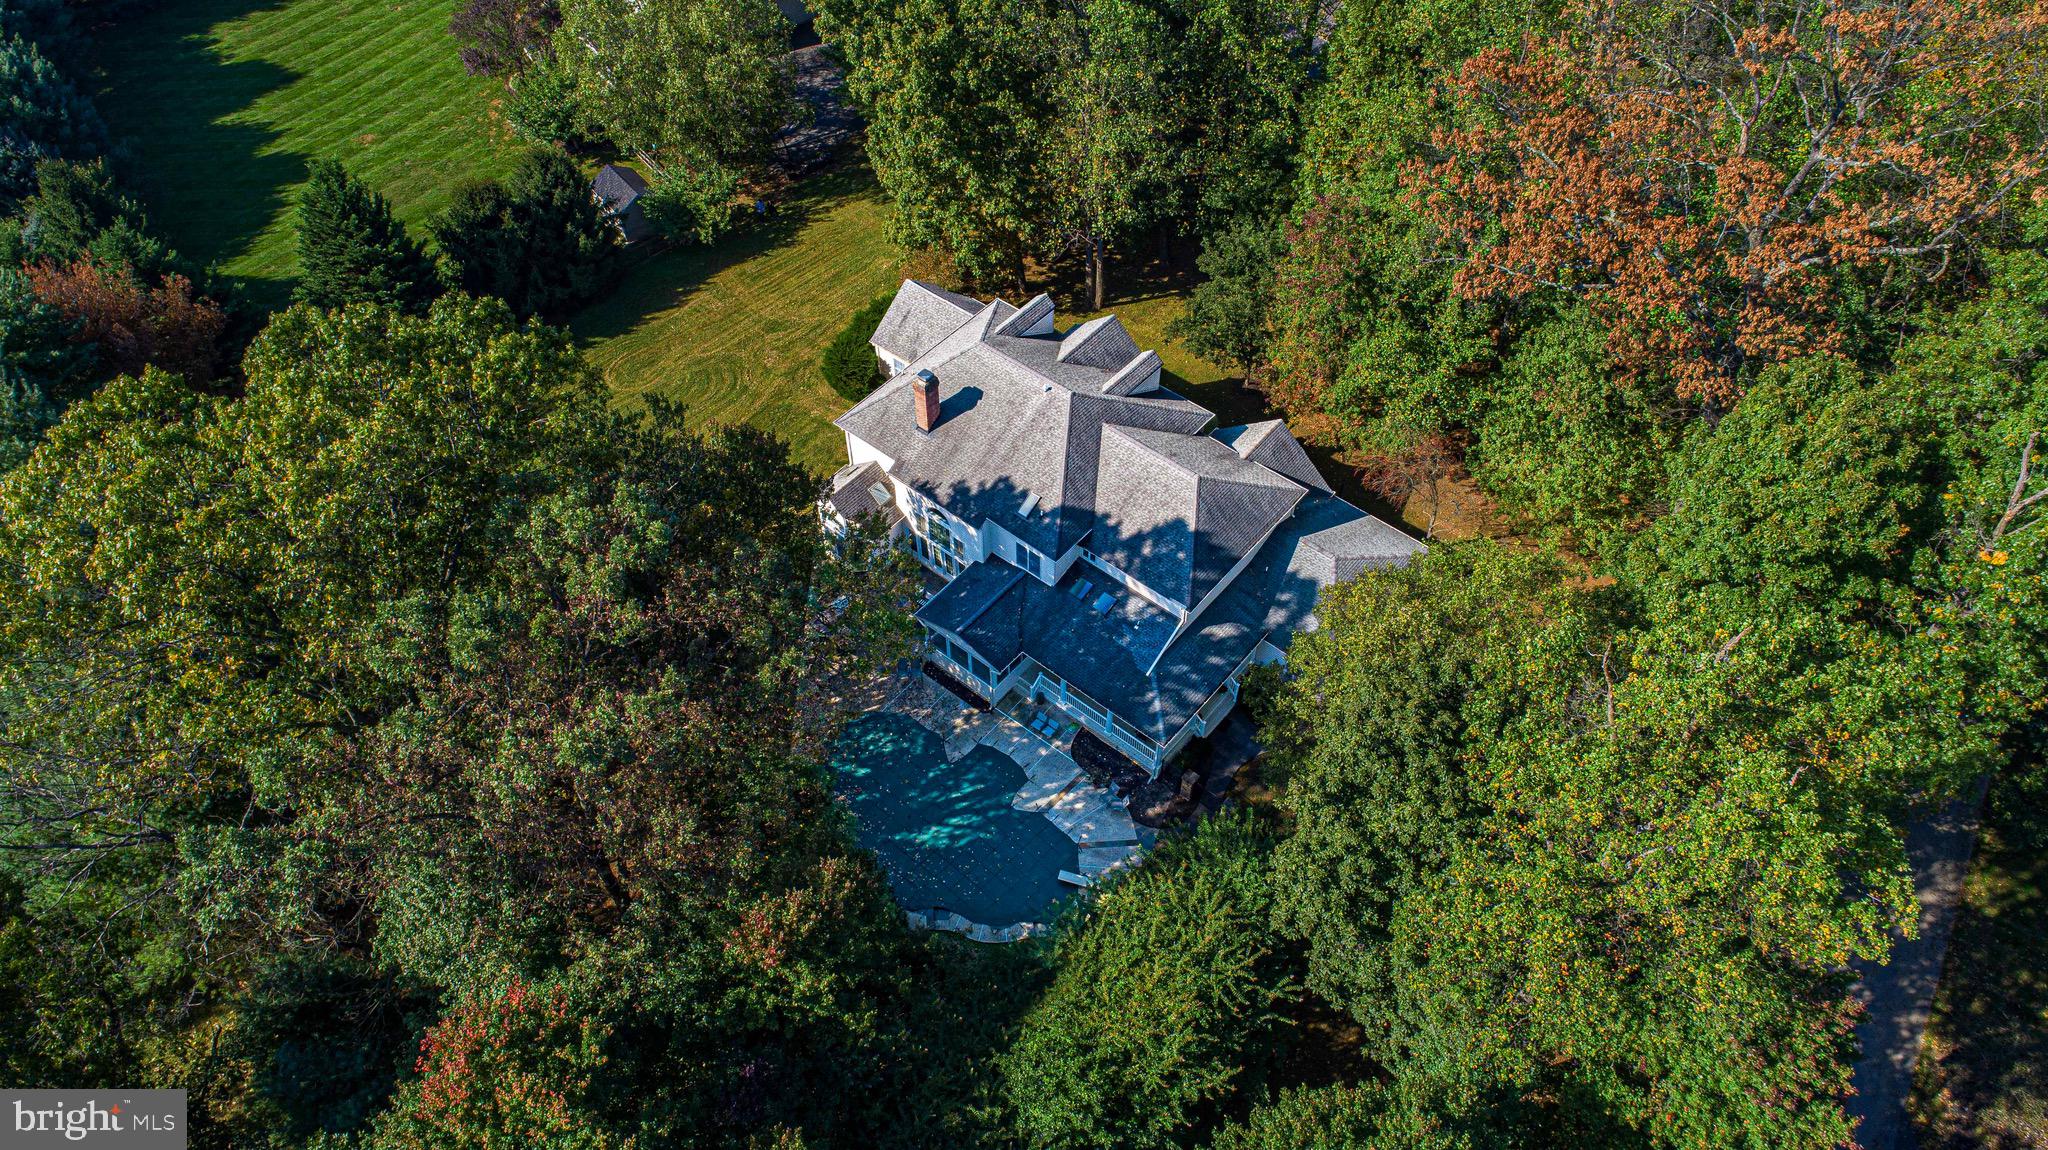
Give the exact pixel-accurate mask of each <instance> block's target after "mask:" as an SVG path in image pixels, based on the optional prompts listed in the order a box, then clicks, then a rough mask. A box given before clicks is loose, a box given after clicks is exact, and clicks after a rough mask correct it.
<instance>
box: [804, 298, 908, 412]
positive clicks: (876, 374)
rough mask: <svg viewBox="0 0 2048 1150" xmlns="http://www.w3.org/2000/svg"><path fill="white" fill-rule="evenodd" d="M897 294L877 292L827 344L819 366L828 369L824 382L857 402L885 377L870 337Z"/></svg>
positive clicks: (865, 396) (823, 369)
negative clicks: (869, 339)
mask: <svg viewBox="0 0 2048 1150" xmlns="http://www.w3.org/2000/svg"><path fill="white" fill-rule="evenodd" d="M894 298H895V296H894V294H893V293H891V294H886V295H878V296H876V297H875V298H874V301H873V302H871V303H869V304H868V305H867V306H866V307H864V308H862V309H860V310H859V311H857V312H854V313H853V318H852V319H850V320H847V321H846V326H845V327H844V328H843V329H841V330H840V332H839V334H838V335H837V336H835V337H834V338H833V340H832V342H831V343H830V344H829V345H827V346H826V348H825V355H824V358H823V359H821V360H820V361H819V363H818V370H819V371H822V372H824V373H825V382H826V383H829V384H831V385H832V390H833V391H836V392H838V393H839V394H840V395H843V396H845V397H846V398H847V399H850V400H853V401H854V402H856V403H858V402H860V401H861V400H862V399H865V398H867V394H868V393H869V392H871V391H873V390H875V388H876V386H877V385H879V384H880V383H881V382H882V380H883V379H884V378H885V377H884V376H883V375H882V364H881V361H880V360H878V359H876V358H875V349H874V348H873V347H870V346H869V345H868V337H870V336H872V335H874V334H875V325H876V324H878V323H881V322H882V315H883V313H885V312H887V311H888V310H889V301H891V300H892V299H894Z"/></svg>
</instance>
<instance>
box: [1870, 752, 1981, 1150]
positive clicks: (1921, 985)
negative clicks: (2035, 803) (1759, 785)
mask: <svg viewBox="0 0 2048 1150" xmlns="http://www.w3.org/2000/svg"><path fill="white" fill-rule="evenodd" d="M1983 805H1984V781H1983V780H1979V782H1978V784H1977V787H1976V789H1975V790H1974V791H1973V792H1971V793H1970V794H1969V795H1966V796H1964V797H1963V798H1961V799H1958V800H1956V801H1955V802H1954V803H1951V804H1949V805H1948V806H1947V807H1945V808H1943V809H1942V810H1940V811H1938V812H1936V813H1935V814H1934V815H1932V816H1930V817H1928V818H1926V819H1923V820H1921V821H1920V822H1918V823H1915V824H1914V825H1913V826H1912V827H1911V828H1910V829H1909V830H1908V831H1907V833H1906V850H1907V852H1908V853H1909V854H1910V855H1911V856H1912V859H1913V885H1914V887H1915V889H1916V890H1917V891H1918V893H1919V896H1920V937H1919V938H1916V939H1900V940H1898V941H1897V942H1896V943H1895V944H1894V945H1893V947H1892V954H1891V961H1890V962H1889V963H1887V964H1885V965H1883V966H1879V965H1877V964H1875V963H1866V962H1859V963H1857V964H1856V973H1857V976H1858V979H1859V981H1858V983H1857V985H1856V990H1855V994H1856V996H1857V997H1858V998H1859V999H1861V1000H1862V1002H1863V1003H1864V1005H1866V1006H1867V1007H1869V1009H1870V1013H1869V1015H1868V1016H1866V1017H1865V1019H1864V1021H1863V1024H1862V1025H1861V1026H1858V1027H1857V1028H1856V1038H1857V1040H1858V1041H1860V1042H1861V1043H1862V1044H1863V1057H1862V1059H1861V1060H1860V1061H1859V1062H1857V1064H1856V1078H1855V1083H1856V1096H1855V1097H1853V1098H1851V1099H1849V1105H1848V1111H1849V1117H1850V1118H1851V1119H1852V1120H1854V1121H1855V1122H1856V1124H1857V1126H1856V1141H1857V1145H1859V1146H1861V1147H1862V1150H1913V1148H1914V1146H1915V1140H1914V1137H1913V1126H1912V1123H1911V1122H1909V1121H1907V1119H1906V1099H1907V1097H1908V1096H1909V1095H1910V1094H1911V1093H1912V1090H1913V1065H1914V1063H1915V1062H1917V1061H1918V1060H1919V1057H1920V1037H1921V1035H1922V1034H1923V1033H1924V1032H1925V1031H1926V1029H1927V1012H1928V1009H1929V1007H1930V1006H1931V1004H1932V1003H1933V1001H1934V988H1935V986H1936V985H1938V984H1939V983H1940V982H1941V960H1942V956H1943V955H1944V954H1945V953H1946V952H1947V950H1948V935H1949V928H1950V927H1951V926H1952V925H1954V923H1955V917H1956V905H1957V904H1958V903H1959V902H1960V901H1961V899H1962V895H1963V878H1964V876H1965V875H1966V874H1968V872H1969V869H1970V852H1971V851H1972V850H1974V849H1975V848H1976V845H1977V818H1978V813H1979V811H1980V810H1981V809H1982V807H1983Z"/></svg>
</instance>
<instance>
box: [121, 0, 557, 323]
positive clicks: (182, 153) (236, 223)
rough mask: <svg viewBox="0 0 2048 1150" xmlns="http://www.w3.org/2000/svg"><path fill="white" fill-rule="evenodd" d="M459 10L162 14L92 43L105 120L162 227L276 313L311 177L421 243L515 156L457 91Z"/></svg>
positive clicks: (365, 7) (288, 7) (318, 5)
mask: <svg viewBox="0 0 2048 1150" xmlns="http://www.w3.org/2000/svg"><path fill="white" fill-rule="evenodd" d="M454 7H455V0H273V2H270V3H264V2H263V0H170V2H168V3H166V4H164V5H163V6H162V7H160V8H158V9H156V10H154V11H151V12H149V13H146V14H144V15H140V16H133V17H123V18H122V19H121V21H120V22H119V23H118V24H117V25H116V26H114V27H110V28H107V29H104V30H103V31H101V32H100V33H99V34H98V42H99V52H100V64H101V69H102V91H101V92H100V93H99V96H98V99H99V104H100V109H101V111H102V112H103V113H104V114H105V116H106V118H107V122H108V124H109V125H110V126H111V127H112V129H113V132H114V135H115V136H116V138H117V139H119V140H121V141H123V143H124V145H125V147H126V150H127V151H128V152H129V153H130V155H131V156H132V158H133V160H134V161H135V162H134V163H133V164H131V165H129V166H128V170H127V172H126V174H127V175H128V176H129V177H130V179H131V181H132V182H133V184H134V186H136V187H139V188H140V189H141V191H142V193H143V197H144V199H145V200H146V201H147V203H148V205H149V208H150V211H151V215H152V217H153V218H154V220H155V222H156V224H157V226H158V227H159V228H160V229H161V230H162V231H163V232H164V233H165V234H166V235H167V236H169V237H170V239H171V242H172V243H173V244H175V245H176V246H177V247H178V249H179V250H180V251H181V252H183V253H184V254H185V255H186V256H188V257H190V258H192V259H194V260H197V261H199V262H201V263H213V262H218V263H219V264H220V265H221V267H222V269H223V270H224V271H226V272H227V273H228V274H230V275H233V276H237V277H242V278H246V279H248V280H249V281H251V282H250V287H251V290H252V291H253V293H254V294H255V296H256V297H257V299H259V300H260V301H262V302H265V303H276V302H279V301H280V300H282V298H283V297H284V293H285V290H286V285H287V283H288V281H289V280H290V278H291V277H292V275H293V274H294V270H295V266H296V263H297V259H296V254H295V252H294V237H293V232H292V228H291V219H290V216H291V204H292V198H293V195H294V193H295V189H296V187H297V186H298V184H299V183H300V182H301V181H302V180H303V179H304V178H305V172H306V162H307V161H308V160H309V159H311V158H314V157H320V156H332V157H334V158H336V159H339V160H341V161H342V162H343V163H344V164H347V165H348V166H349V168H350V170H352V171H354V172H355V173H356V174H357V175H360V176H362V177H363V178H364V179H366V180H367V181H369V183H370V184H371V185H372V186H373V187H375V188H376V189H377V190H378V191H380V192H383V193H384V194H385V195H386V196H388V197H390V199H391V201H392V204H393V205H394V206H395V207H396V208H397V210H398V214H399V216H400V217H401V218H403V219H404V220H406V221H407V222H408V223H410V224H412V225H414V226H418V225H420V224H422V223H423V222H424V221H425V219H426V218H427V217H428V216H429V215H430V214H431V213H433V212H434V211H436V210H438V209H439V208H441V207H442V206H443V205H445V204H446V203H447V201H448V197H449V194H450V193H451V191H452V190H453V189H454V188H455V186H456V185H458V184H459V183H461V182H462V181H464V180H466V179H470V178H476V177H487V176H495V175H498V174H501V173H503V172H504V171H506V170H508V169H509V168H510V167H511V164H512V161H513V160H514V159H515V158H516V157H517V156H518V155H519V152H520V150H521V146H520V145H519V143H518V142H517V140H516V139H514V137H513V136H512V134H511V132H510V130H509V129H508V128H507V127H506V126H505V124H504V123H503V121H501V120H499V119H497V118H496V116H495V113H494V108H493V104H494V101H496V100H497V98H498V96H499V95H500V94H501V89H499V87H498V86H497V84H496V83H495V82H493V81H490V80H477V79H472V78H470V77H469V76H467V75H465V74H464V73H463V70H462V65H461V62H460V61H459V60H458V59H457V58H456V44H455V41H454V40H453V39H451V38H450V37H449V36H448V32H447V28H448V19H449V16H450V15H451V13H452V12H453V11H454Z"/></svg>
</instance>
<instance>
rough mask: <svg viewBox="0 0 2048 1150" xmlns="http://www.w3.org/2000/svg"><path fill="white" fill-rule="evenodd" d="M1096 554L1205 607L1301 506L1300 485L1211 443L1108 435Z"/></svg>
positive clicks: (1113, 430) (1115, 431) (1116, 431)
mask: <svg viewBox="0 0 2048 1150" xmlns="http://www.w3.org/2000/svg"><path fill="white" fill-rule="evenodd" d="M1101 458H1102V463H1101V475H1100V478H1098V480H1097V481H1096V507H1097V511H1096V516H1095V534H1094V537H1093V539H1092V541H1091V543H1090V549H1091V550H1093V551H1094V552H1095V553H1096V554H1097V555H1100V556H1102V557H1103V558H1104V559H1106V560H1108V561H1109V562H1110V563H1111V564H1112V565H1113V566H1116V567H1118V568H1120V569H1122V570H1124V571H1127V572H1129V573H1130V575H1131V576H1132V577H1133V578H1135V579H1137V580H1138V581H1139V582H1140V583H1143V584H1144V585H1145V586H1147V587H1149V588H1151V589H1152V590H1154V591H1156V592H1159V593H1160V594H1163V595H1165V596H1167V597H1168V598H1170V599H1173V600H1174V601H1175V602H1178V603H1180V604H1181V605H1183V606H1186V607H1193V606H1196V605H1197V604H1199V603H1201V601H1202V599H1203V598H1204V597H1206V596H1207V595H1208V594H1209V592H1210V591H1212V590H1214V589H1215V588H1216V587H1217V586H1218V585H1219V584H1221V583H1222V582H1223V581H1224V579H1226V578H1227V577H1228V576H1229V575H1230V572H1231V571H1232V569H1234V568H1235V567H1236V566H1237V564H1238V561H1239V560H1241V559H1243V558H1244V557H1245V556H1246V555H1249V554H1251V551H1252V549H1253V548H1255V547H1257V546H1258V545H1259V541H1260V540H1261V539H1264V538H1265V536H1266V533H1267V532H1268V531H1271V530H1272V529H1273V527H1274V526H1275V525H1277V524H1278V523H1280V521H1281V520H1283V519H1286V518H1287V516H1288V513H1289V512H1291V511H1293V510H1294V505H1295V504H1296V503H1298V502H1300V501H1301V497H1302V495H1303V490H1302V487H1301V485H1300V484H1298V483H1295V482H1294V481H1293V480H1291V479H1288V478H1286V477H1285V476H1282V475H1280V474H1279V473H1277V472H1275V471H1273V470H1272V469H1270V468H1268V467H1265V466H1264V465H1262V464H1258V463H1253V462H1251V461H1249V460H1245V459H1240V458H1238V456H1237V453H1236V452H1234V451H1232V450H1231V449H1230V448H1229V447H1227V446H1225V445H1224V444H1223V443H1221V442H1219V441H1217V440H1215V439H1211V438H1209V437H1207V436H1192V435H1171V434H1160V433H1158V432H1153V431H1144V430H1138V429H1135V428H1122V427H1109V428H1105V429H1103V432H1102V453H1101Z"/></svg>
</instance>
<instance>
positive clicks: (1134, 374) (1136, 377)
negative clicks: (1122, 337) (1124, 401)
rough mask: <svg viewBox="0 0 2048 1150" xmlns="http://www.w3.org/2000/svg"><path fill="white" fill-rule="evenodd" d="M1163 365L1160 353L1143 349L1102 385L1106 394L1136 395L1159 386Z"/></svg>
mask: <svg viewBox="0 0 2048 1150" xmlns="http://www.w3.org/2000/svg"><path fill="white" fill-rule="evenodd" d="M1162 366H1163V365H1162V364H1161V363H1160V362H1159V354H1158V353H1157V352H1153V351H1141V352H1139V353H1138V355H1137V358H1135V359H1133V360H1131V362H1129V363H1127V364H1125V365H1123V366H1122V367H1120V368H1118V369H1117V372H1116V374H1115V375H1112V376H1110V377H1109V380H1108V381H1107V382H1105V383H1104V384H1103V385H1102V390H1103V393H1104V394H1106V395H1136V394H1138V393H1139V392H1144V391H1150V390H1152V389H1153V388H1155V387H1158V386H1159V371H1160V368H1161V367H1162Z"/></svg>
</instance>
